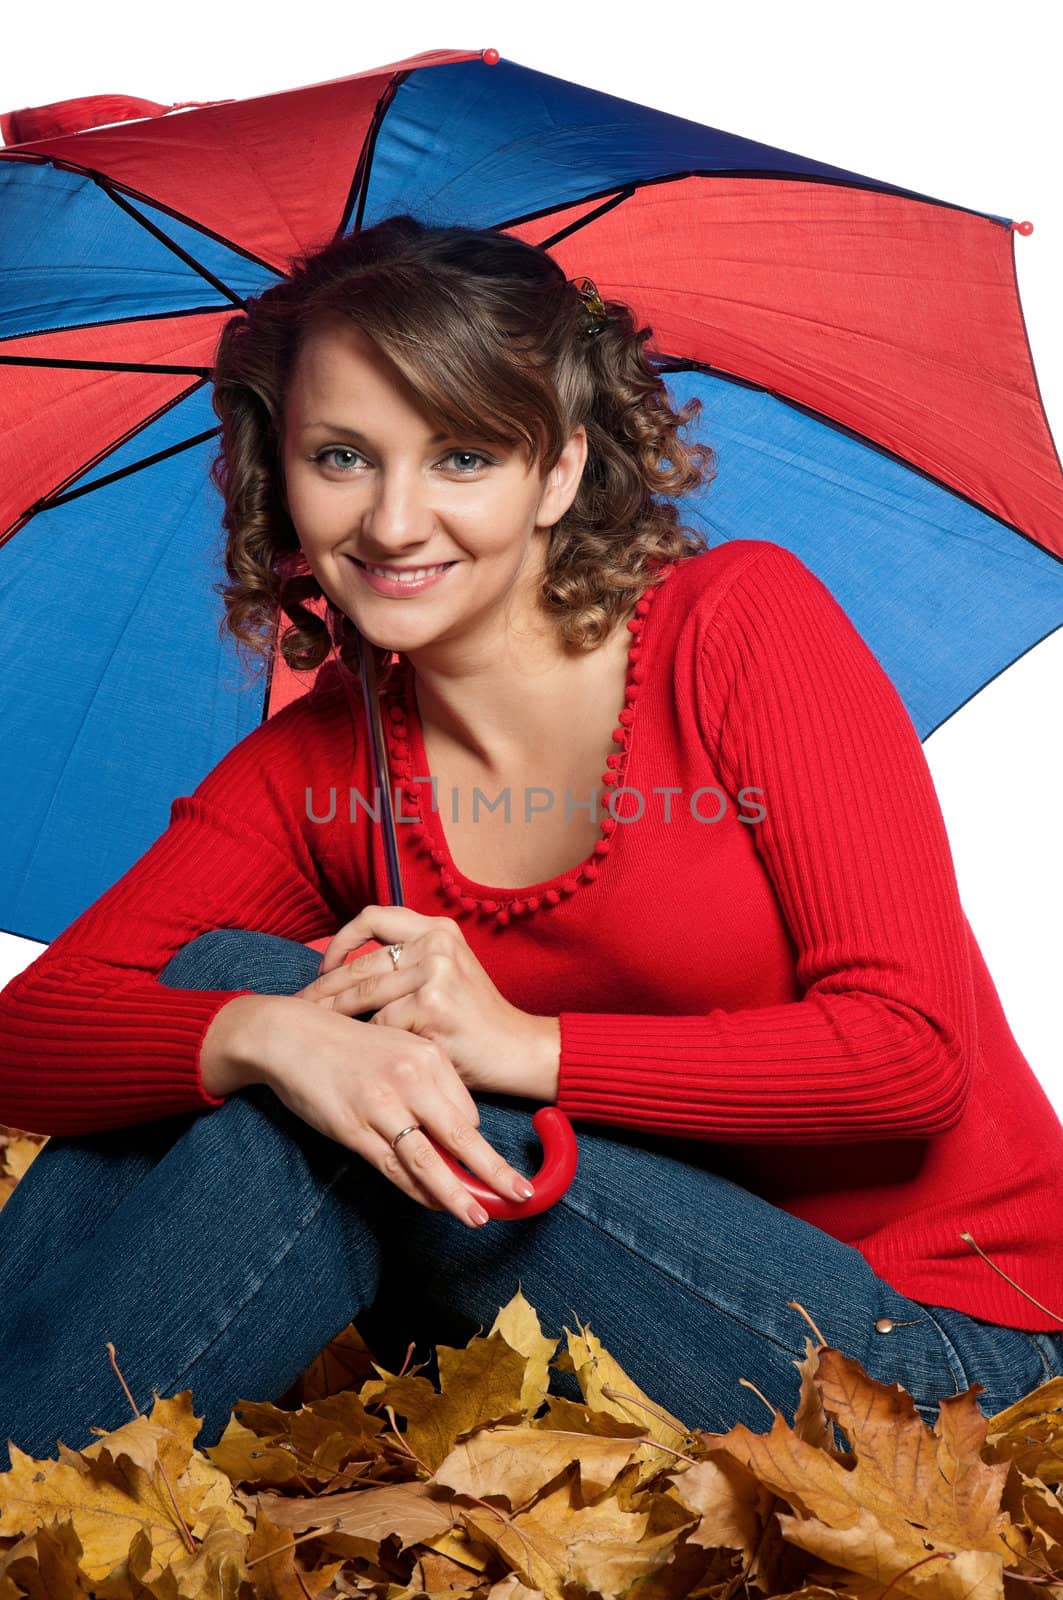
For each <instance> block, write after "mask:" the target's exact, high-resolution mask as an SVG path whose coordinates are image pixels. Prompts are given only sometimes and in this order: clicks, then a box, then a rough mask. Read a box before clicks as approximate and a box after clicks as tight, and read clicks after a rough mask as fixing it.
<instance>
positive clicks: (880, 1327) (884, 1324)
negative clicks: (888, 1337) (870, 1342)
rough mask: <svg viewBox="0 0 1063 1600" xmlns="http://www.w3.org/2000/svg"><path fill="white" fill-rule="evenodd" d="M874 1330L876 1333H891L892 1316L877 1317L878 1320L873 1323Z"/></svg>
mask: <svg viewBox="0 0 1063 1600" xmlns="http://www.w3.org/2000/svg"><path fill="white" fill-rule="evenodd" d="M875 1332H876V1333H892V1332H893V1318H892V1317H879V1319H878V1321H877V1322H876V1323H875Z"/></svg>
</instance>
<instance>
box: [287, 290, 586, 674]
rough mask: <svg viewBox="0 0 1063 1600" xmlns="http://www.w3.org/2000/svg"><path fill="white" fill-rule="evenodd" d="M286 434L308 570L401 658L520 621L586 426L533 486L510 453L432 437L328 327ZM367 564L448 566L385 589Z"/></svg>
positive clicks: (304, 369)
mask: <svg viewBox="0 0 1063 1600" xmlns="http://www.w3.org/2000/svg"><path fill="white" fill-rule="evenodd" d="M283 435H284V443H283V465H284V478H285V491H286V498H287V503H288V509H289V513H290V515H291V518H292V521H293V523H294V525H295V529H296V532H297V533H298V535H299V541H300V544H301V545H302V547H303V550H304V552H305V555H306V559H307V563H308V565H309V567H310V569H311V571H312V572H313V574H314V576H315V577H316V578H317V580H318V582H319V584H320V585H321V588H322V591H323V592H324V594H325V595H326V596H327V597H328V598H329V599H330V600H331V601H332V602H333V604H334V605H336V606H337V607H339V609H340V610H342V611H344V612H346V614H347V615H348V616H349V617H350V618H351V620H352V621H353V622H354V623H355V625H356V627H357V628H358V629H359V631H360V632H361V633H362V634H363V635H364V637H365V638H367V639H369V640H371V641H372V642H373V643H374V644H377V645H380V646H383V647H385V648H389V649H393V650H401V651H408V650H411V649H416V648H417V647H418V646H421V645H426V644H431V643H435V642H439V641H440V640H442V639H445V638H457V637H459V636H469V637H471V636H473V635H479V636H482V637H483V638H484V639H485V640H489V639H491V638H492V636H493V634H494V633H495V631H496V630H502V631H504V630H506V629H508V628H510V627H511V626H512V625H513V623H514V621H515V620H524V619H525V618H527V617H529V616H530V615H531V612H532V608H534V596H535V592H536V588H537V581H538V577H539V574H540V573H541V571H542V566H543V563H544V559H545V553H546V540H547V537H548V534H549V529H550V528H551V527H552V526H553V524H554V523H555V522H556V521H557V520H558V518H559V517H561V516H562V515H563V514H564V512H565V511H566V510H567V509H568V506H569V505H570V504H571V502H572V500H573V499H574V498H575V495H576V491H577V489H578V487H579V480H580V476H581V474H582V472H583V466H584V462H585V460H586V450H587V445H586V431H585V429H583V428H582V427H580V428H578V429H577V430H576V432H575V433H574V434H573V436H572V438H571V439H570V440H569V442H568V444H567V445H566V447H565V452H564V454H563V456H562V458H561V460H560V461H559V463H558V465H557V467H556V468H555V469H554V471H553V472H552V473H550V475H549V478H548V481H547V482H545V483H544V482H543V480H542V478H541V477H540V474H539V471H538V467H537V465H534V466H532V467H530V468H529V466H528V465H527V463H526V461H525V458H524V456H523V454H522V453H521V451H520V450H519V449H518V448H517V447H516V446H505V447H499V446H498V445H492V444H488V443H486V442H483V441H480V440H478V439H476V438H475V437H474V436H472V435H469V436H465V435H461V436H457V435H455V436H451V437H445V438H441V437H439V436H438V432H437V429H436V427H435V425H434V424H433V422H432V421H431V419H430V418H429V417H427V416H426V415H425V413H424V412H423V411H422V410H421V409H420V408H419V406H418V403H417V395H416V393H415V392H414V391H413V390H412V389H411V387H410V386H409V385H408V384H407V383H406V381H405V379H404V378H403V377H402V376H401V374H399V373H398V372H397V371H396V369H395V368H394V367H393V366H392V365H391V363H390V362H389V361H387V359H386V358H385V357H384V355H383V354H382V352H381V351H380V350H379V348H378V347H377V346H376V345H375V344H374V343H373V341H372V340H371V339H369V338H368V337H367V336H366V335H365V334H363V333H362V332H361V330H360V329H359V328H357V327H355V326H354V325H353V324H352V323H349V322H347V321H346V320H342V319H330V320H329V321H328V323H322V324H319V325H318V326H317V327H315V328H314V329H313V330H312V331H310V332H309V333H308V335H307V337H306V339H305V341H304V343H303V346H302V348H301V350H300V353H299V359H298V361H297V363H296V367H295V370H294V372H293V375H292V381H291V384H290V387H289V392H288V397H287V405H286V410H285V417H284V429H283ZM369 566H384V567H390V568H392V569H395V570H398V569H406V570H407V571H408V572H411V573H412V572H414V571H415V570H416V569H419V568H426V567H427V568H433V569H434V568H437V567H439V566H445V567H446V570H445V571H444V572H443V574H442V576H441V577H438V578H435V581H432V582H428V583H426V584H421V583H420V582H419V581H418V582H415V583H414V584H413V585H412V586H411V587H410V588H409V589H399V590H398V591H397V592H389V591H388V590H387V589H386V587H385V586H384V585H381V586H375V585H374V583H373V581H372V579H371V576H370V575H369V574H368V573H367V567H369ZM433 577H435V575H434V573H433Z"/></svg>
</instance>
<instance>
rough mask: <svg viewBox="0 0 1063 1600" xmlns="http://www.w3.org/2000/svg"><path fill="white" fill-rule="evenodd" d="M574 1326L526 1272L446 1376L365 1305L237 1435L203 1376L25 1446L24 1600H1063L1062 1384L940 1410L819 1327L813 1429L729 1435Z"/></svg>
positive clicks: (446, 1364) (811, 1377)
mask: <svg viewBox="0 0 1063 1600" xmlns="http://www.w3.org/2000/svg"><path fill="white" fill-rule="evenodd" d="M577 1320H578V1319H577ZM558 1344H559V1342H558V1341H553V1340H550V1339H548V1338H546V1337H545V1336H544V1335H543V1333H542V1330H541V1327H540V1325H539V1320H538V1317H537V1316H536V1313H535V1310H534V1308H533V1307H532V1306H531V1305H529V1303H528V1302H527V1300H526V1299H525V1298H524V1296H523V1295H522V1294H520V1293H519V1292H518V1294H516V1295H515V1296H514V1297H513V1299H512V1300H511V1301H510V1302H509V1304H508V1305H506V1306H505V1307H503V1308H502V1309H501V1310H500V1312H499V1314H498V1316H497V1317H496V1319H495V1322H494V1324H493V1326H492V1328H491V1330H490V1331H489V1333H488V1334H486V1335H485V1336H483V1337H477V1338H474V1339H472V1340H471V1341H470V1342H469V1344H468V1345H467V1346H466V1347H465V1348H464V1349H460V1348H459V1349H452V1348H450V1347H448V1346H445V1345H443V1346H440V1347H439V1348H438V1350H437V1352H436V1355H437V1362H438V1373H439V1385H438V1387H437V1386H436V1384H435V1383H433V1382H431V1381H430V1380H429V1379H428V1378H425V1377H423V1376H420V1375H419V1373H418V1371H417V1370H411V1371H406V1370H405V1369H404V1370H403V1371H402V1372H399V1373H391V1372H388V1371H387V1370H386V1369H384V1368H383V1367H381V1366H379V1365H378V1364H377V1363H376V1362H374V1361H373V1360H372V1358H371V1356H370V1354H369V1352H368V1351H367V1350H366V1347H365V1345H364V1343H363V1342H362V1340H361V1339H360V1337H359V1335H358V1333H357V1329H356V1328H355V1327H354V1325H353V1324H351V1325H350V1326H349V1327H348V1328H347V1329H345V1330H344V1332H343V1333H342V1334H341V1335H340V1336H339V1337H338V1338H337V1339H335V1340H333V1341H332V1343H331V1344H330V1345H328V1346H326V1348H325V1349H324V1350H323V1351H322V1352H321V1354H320V1355H319V1356H318V1357H317V1360H316V1361H315V1362H314V1363H313V1364H312V1365H311V1367H309V1368H308V1369H307V1372H306V1373H305V1374H304V1375H303V1377H302V1379H300V1381H299V1383H298V1384H297V1385H296V1386H295V1388H294V1390H293V1391H290V1392H289V1394H288V1395H286V1396H283V1397H282V1401H283V1402H284V1404H283V1405H274V1404H269V1403H260V1402H255V1403H250V1402H246V1401H242V1402H240V1403H239V1404H238V1405H237V1406H236V1407H235V1409H234V1412H233V1414H232V1416H231V1417H230V1420H229V1423H228V1425H227V1427H226V1429H225V1432H224V1434H223V1436H222V1438H221V1439H220V1441H219V1442H218V1444H217V1445H216V1446H214V1447H211V1448H207V1449H205V1450H197V1449H196V1448H195V1439H196V1436H197V1434H198V1433H199V1431H200V1428H201V1426H202V1424H201V1421H200V1419H197V1418H196V1417H195V1415H194V1411H193V1397H192V1395H191V1392H190V1391H188V1390H184V1391H182V1392H181V1393H180V1394H178V1395H175V1396H172V1397H167V1398H160V1397H159V1396H158V1395H156V1396H155V1402H154V1405H153V1408H152V1411H151V1414H150V1416H145V1415H142V1414H136V1415H133V1416H131V1419H130V1421H129V1422H128V1423H126V1424H125V1425H124V1426H122V1427H120V1428H116V1429H114V1430H113V1431H112V1432H110V1433H101V1437H100V1438H99V1440H98V1441H97V1443H95V1444H93V1445H91V1446H90V1447H88V1448H86V1449H84V1450H80V1451H74V1450H71V1449H69V1448H67V1446H66V1445H65V1444H62V1443H60V1444H59V1446H58V1459H57V1460H46V1461H36V1460H34V1459H32V1458H31V1457H30V1456H28V1455H26V1454H24V1453H23V1452H22V1451H20V1450H19V1449H18V1448H17V1446H15V1445H14V1444H12V1446H11V1460H12V1467H11V1470H10V1471H9V1472H6V1473H0V1600H14V1597H16V1596H30V1597H31V1600H68V1597H70V1596H98V1597H100V1600H127V1597H129V1600H148V1597H152V1600H205V1597H210V1600H255V1597H266V1596H268V1597H272V1600H306V1597H312V1600H334V1597H339V1596H350V1595H365V1596H379V1597H381V1600H433V1597H436V1596H440V1597H442V1596H446V1597H447V1600H463V1597H468V1600H473V1597H475V1600H535V1597H548V1600H598V1597H601V1600H611V1597H613V1596H621V1595H632V1596H635V1595H637V1596H638V1600H672V1597H678V1596H692V1597H698V1596H706V1597H712V1600H733V1597H735V1596H738V1595H739V1591H741V1593H742V1600H745V1597H746V1596H752V1597H757V1596H766V1597H773V1600H778V1597H791V1596H795V1597H796V1596H801V1597H802V1600H804V1597H807V1600H830V1597H832V1596H836V1597H841V1600H850V1597H860V1600H887V1597H888V1600H993V1597H995V1596H1000V1597H1001V1600H1038V1597H1039V1594H1040V1593H1044V1592H1047V1594H1048V1595H1050V1596H1053V1597H1055V1600H1063V1500H1061V1498H1060V1495H1059V1492H1058V1485H1059V1483H1060V1480H1061V1478H1063V1379H1061V1378H1056V1379H1053V1380H1052V1381H1051V1382H1049V1383H1046V1384H1044V1385H1043V1386H1042V1387H1041V1388H1040V1389H1037V1390H1035V1391H1034V1392H1033V1393H1032V1394H1030V1395H1028V1396H1027V1397H1026V1398H1025V1399H1023V1400H1021V1401H1019V1402H1018V1403H1017V1404H1016V1405H1014V1406H1012V1407H1010V1408H1009V1409H1008V1410H1007V1411H1004V1412H1001V1413H1000V1414H999V1415H997V1416H995V1417H993V1418H991V1419H987V1418H986V1417H985V1416H984V1415H983V1413H982V1412H981V1411H980V1410H979V1408H978V1405H977V1402H976V1396H977V1394H978V1393H979V1392H980V1388H979V1385H977V1384H974V1385H972V1387H971V1388H970V1389H968V1390H967V1391H965V1392H964V1393H962V1394H957V1395H954V1396H950V1397H948V1398H946V1399H944V1400H943V1401H942V1403H941V1408H940V1412H939V1415H938V1419H937V1422H936V1424H935V1426H934V1428H933V1429H930V1428H929V1427H928V1426H927V1424H926V1423H925V1422H924V1420H923V1419H922V1417H921V1416H920V1415H919V1413H918V1411H917V1410H916V1407H915V1405H914V1402H913V1401H912V1399H911V1397H910V1396H909V1395H908V1394H907V1393H906V1392H905V1391H904V1390H903V1389H902V1388H901V1387H900V1386H899V1385H892V1386H886V1385H884V1384H880V1383H877V1382H875V1381H873V1380H872V1379H871V1378H869V1377H868V1376H867V1374H866V1373H865V1372H864V1370H863V1368H862V1367H861V1366H860V1365H859V1363H857V1362H856V1361H853V1360H852V1359H850V1358H849V1357H847V1356H845V1355H843V1354H842V1353H841V1352H840V1351H838V1350H835V1349H832V1348H830V1347H829V1346H827V1345H825V1344H823V1343H822V1342H814V1341H813V1340H811V1339H806V1341H805V1355H804V1359H803V1360H801V1361H800V1362H795V1363H794V1365H795V1367H796V1369H797V1376H796V1377H795V1386H794V1387H795V1400H796V1402H797V1403H796V1411H795V1414H794V1421H793V1425H792V1426H791V1425H790V1424H789V1423H788V1422H787V1421H786V1419H785V1418H784V1416H783V1415H782V1414H781V1413H780V1412H778V1411H776V1410H774V1409H773V1408H770V1407H769V1410H771V1412H772V1421H771V1426H770V1428H769V1429H768V1430H767V1431H766V1432H764V1433H760V1434H757V1433H754V1432H752V1431H751V1430H750V1429H749V1428H746V1427H744V1426H743V1425H741V1424H739V1425H737V1426H736V1427H734V1428H732V1429H731V1430H730V1431H729V1432H727V1433H707V1432H704V1431H703V1430H701V1429H698V1428H687V1427H686V1426H685V1425H684V1424H683V1423H682V1422H680V1421H679V1420H677V1419H676V1418H675V1417H672V1416H670V1415H668V1413H667V1412H665V1411H663V1410H662V1409H661V1408H660V1407H659V1406H657V1405H655V1404H654V1402H653V1401H652V1399H651V1398H650V1397H649V1396H648V1395H646V1394H644V1393H643V1392H642V1391H641V1390H640V1389H639V1388H638V1387H637V1386H636V1385H635V1384H634V1383H632V1381H631V1379H630V1378H629V1377H628V1376H627V1375H626V1373H625V1372H624V1371H623V1370H622V1369H621V1368H620V1367H619V1366H618V1365H617V1363H616V1362H615V1361H614V1360H613V1359H612V1357H611V1356H610V1355H609V1354H608V1352H607V1351H605V1350H603V1349H602V1347H601V1345H600V1343H599V1341H598V1340H597V1339H596V1338H595V1336H594V1334H593V1333H592V1332H591V1331H590V1329H589V1328H588V1327H584V1326H583V1325H582V1324H581V1325H580V1326H579V1331H578V1332H577V1333H573V1332H572V1331H571V1330H569V1329H567V1328H566V1330H565V1348H564V1349H563V1350H559V1349H558ZM111 1357H112V1361H113V1360H114V1351H113V1350H112V1351H111ZM407 1359H408V1358H407ZM115 1365H116V1370H117V1363H115ZM551 1368H553V1369H554V1370H556V1371H559V1372H560V1371H566V1372H571V1373H574V1374H575V1377H576V1380H577V1382H578V1384H579V1389H580V1393H581V1395H582V1402H576V1401H573V1400H569V1399H566V1398H563V1397H562V1396H560V1395H556V1394H551V1393H549V1381H550V1372H551ZM400 1418H401V1419H402V1421H403V1423H404V1424H405V1426H404V1427H400V1425H399V1419H400ZM835 1424H837V1428H836V1427H835ZM838 1429H840V1430H841V1434H843V1435H844V1439H841V1438H839V1435H838ZM1054 1486H1055V1487H1054Z"/></svg>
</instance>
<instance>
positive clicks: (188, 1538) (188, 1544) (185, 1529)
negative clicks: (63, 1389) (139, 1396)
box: [105, 1339, 198, 1555]
mask: <svg viewBox="0 0 1063 1600" xmlns="http://www.w3.org/2000/svg"><path fill="white" fill-rule="evenodd" d="M105 1348H106V1350H107V1354H108V1355H109V1356H110V1358H111V1366H112V1367H113V1368H114V1370H115V1372H116V1374H117V1376H118V1382H119V1383H120V1384H121V1385H122V1388H123V1389H124V1390H125V1394H126V1399H127V1400H128V1401H129V1404H130V1405H131V1406H132V1407H133V1415H134V1416H135V1417H142V1416H143V1415H144V1413H143V1412H142V1411H140V1410H138V1409H137V1403H136V1401H135V1400H134V1399H133V1396H132V1395H131V1394H130V1392H129V1385H128V1384H127V1383H126V1381H125V1379H124V1378H123V1376H122V1373H121V1371H120V1369H119V1366H118V1362H117V1360H116V1358H115V1353H114V1344H113V1343H112V1341H111V1340H110V1339H108V1340H107V1342H106V1346H105ZM155 1465H156V1466H157V1467H158V1469H159V1471H160V1472H161V1473H162V1477H163V1482H164V1483H165V1485H166V1488H167V1490H168V1491H169V1495H170V1499H171V1500H172V1501H173V1509H174V1515H175V1516H176V1518H177V1521H178V1523H179V1524H180V1528H181V1535H182V1537H183V1539H184V1542H185V1548H186V1549H187V1550H190V1551H191V1552H192V1554H193V1555H195V1553H196V1550H197V1548H198V1546H197V1545H196V1541H195V1540H194V1539H193V1537H192V1530H191V1528H189V1526H188V1523H187V1522H186V1521H185V1519H184V1517H183V1516H182V1515H181V1507H180V1506H179V1505H178V1504H177V1496H176V1495H175V1494H174V1491H173V1484H172V1483H171V1482H170V1475H169V1473H168V1472H167V1471H166V1468H165V1467H164V1466H163V1464H162V1461H161V1459H160V1458H159V1457H156V1459H155Z"/></svg>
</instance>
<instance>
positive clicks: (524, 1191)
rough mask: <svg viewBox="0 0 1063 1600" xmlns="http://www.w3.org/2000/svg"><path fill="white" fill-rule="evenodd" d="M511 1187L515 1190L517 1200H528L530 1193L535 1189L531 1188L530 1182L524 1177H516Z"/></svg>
mask: <svg viewBox="0 0 1063 1600" xmlns="http://www.w3.org/2000/svg"><path fill="white" fill-rule="evenodd" d="M513 1188H514V1190H515V1191H516V1194H517V1198H518V1199H519V1200H530V1199H531V1197H532V1195H533V1194H534V1193H535V1190H534V1189H533V1188H532V1186H531V1184H530V1183H529V1182H528V1180H527V1179H526V1178H518V1179H517V1181H516V1183H515V1184H514V1185H513Z"/></svg>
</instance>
